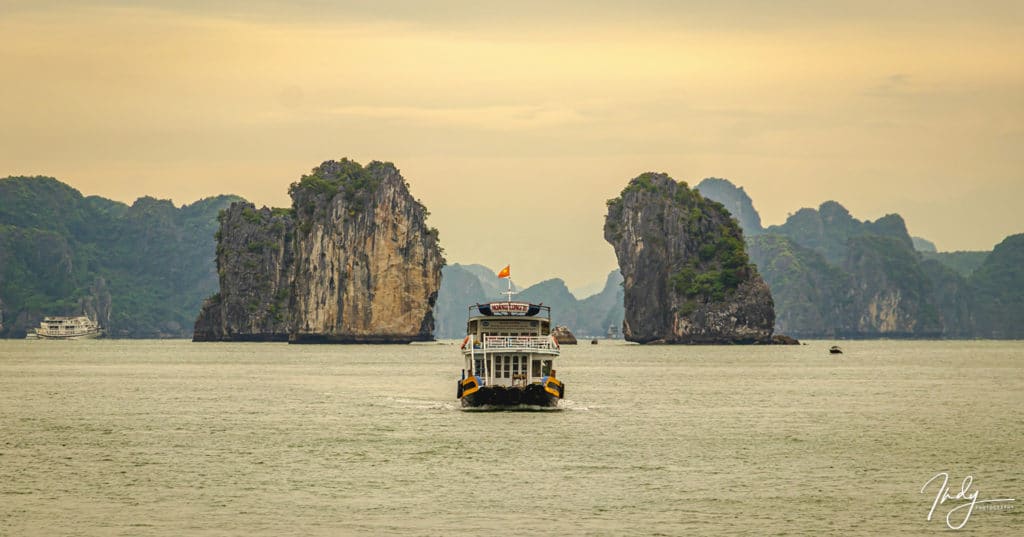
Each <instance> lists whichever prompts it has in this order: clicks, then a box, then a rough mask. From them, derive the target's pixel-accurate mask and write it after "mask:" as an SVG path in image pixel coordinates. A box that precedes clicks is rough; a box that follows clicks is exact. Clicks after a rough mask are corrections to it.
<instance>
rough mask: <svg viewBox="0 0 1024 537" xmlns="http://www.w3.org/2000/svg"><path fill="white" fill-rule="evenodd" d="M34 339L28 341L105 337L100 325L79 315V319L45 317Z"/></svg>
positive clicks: (36, 330) (29, 337)
mask: <svg viewBox="0 0 1024 537" xmlns="http://www.w3.org/2000/svg"><path fill="white" fill-rule="evenodd" d="M30 334H35V337H34V338H32V337H31V336H28V337H27V339H94V338H98V337H100V336H102V335H103V330H102V329H101V328H100V325H99V324H97V323H96V321H93V320H92V319H90V318H88V317H86V316H84V315H79V316H77V317H44V318H43V321H42V322H41V323H39V328H36V329H35V332H32V333H30Z"/></svg>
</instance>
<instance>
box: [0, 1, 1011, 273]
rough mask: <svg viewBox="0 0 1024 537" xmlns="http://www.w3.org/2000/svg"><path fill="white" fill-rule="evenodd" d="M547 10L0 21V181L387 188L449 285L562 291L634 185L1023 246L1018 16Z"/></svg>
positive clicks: (230, 11)
mask: <svg viewBox="0 0 1024 537" xmlns="http://www.w3.org/2000/svg"><path fill="white" fill-rule="evenodd" d="M550 4H552V3H551V2H534V1H518V2H484V1H480V0H477V1H473V2H470V1H461V0H458V1H456V0H444V1H437V2H426V1H412V0H409V1H378V2H345V1H328V0H306V1H294V2H271V1H267V0H252V1H249V2H235V1H223V0H212V1H187V0H186V1H177V2H171V1H156V0H151V1H136V2H126V1H124V2H119V1H113V0H112V1H107V2H87V1H80V2H57V1H50V0H34V1H21V0H15V1H10V0H0V35H2V36H3V45H2V46H0V73H2V75H0V77H2V78H0V118H2V121H3V123H2V126H3V128H2V129H0V176H6V175H49V176H54V177H57V178H58V179H60V180H62V181H64V182H67V183H69V184H71V185H72V186H74V187H76V188H78V189H79V190H80V191H82V193H83V194H86V195H90V194H97V195H101V196H105V197H109V198H113V199H118V200H122V201H126V202H131V201H132V200H134V199H135V198H137V197H139V196H142V195H152V196H156V197H161V198H171V199H173V200H174V201H175V203H177V204H182V203H190V202H192V201H195V200H196V199H198V198H201V197H205V196H210V195H215V194H220V193H233V194H238V195H240V196H243V197H245V198H247V199H249V200H252V201H254V202H255V203H257V204H267V205H273V206H284V205H287V204H288V203H289V200H288V198H287V194H286V190H287V186H288V184H289V183H291V182H292V181H294V180H296V179H297V178H298V177H299V176H300V175H301V174H302V173H304V172H306V171H308V170H309V169H310V168H312V167H314V166H316V165H317V164H319V163H320V162H321V161H324V160H327V159H336V158H341V157H350V158H353V159H355V160H358V161H360V162H363V163H366V162H369V161H370V160H385V161H391V162H394V163H395V164H396V165H397V166H398V167H399V168H400V169H401V170H402V173H403V175H404V176H405V178H406V179H407V180H408V181H409V183H410V185H411V187H412V190H413V194H414V195H415V196H417V197H419V198H421V199H422V201H423V202H424V203H425V204H426V205H427V207H428V208H429V209H430V211H431V213H432V216H431V217H430V224H431V225H433V226H435V227H437V228H438V229H439V230H440V231H441V242H442V245H443V246H444V248H445V249H446V251H447V257H448V260H449V262H450V263H454V262H460V263H483V264H486V265H489V266H492V267H495V268H500V267H502V266H504V265H505V264H511V265H512V275H513V278H514V279H515V280H516V282H517V283H519V284H529V283H533V282H536V281H539V280H542V279H546V278H549V277H555V276H558V277H562V278H564V279H565V280H566V281H567V282H568V284H569V285H570V287H574V286H581V285H585V284H589V283H592V282H594V281H598V280H601V281H603V279H604V276H605V275H606V274H607V272H608V271H609V270H611V269H612V268H614V267H615V257H614V253H613V251H612V249H611V247H610V246H609V245H608V244H607V243H605V242H604V240H603V238H602V225H603V217H604V213H605V205H604V202H605V200H606V199H608V198H611V197H614V196H616V195H617V194H618V192H619V191H620V190H621V189H622V187H623V186H625V184H626V183H627V182H628V180H629V179H630V178H632V177H634V176H636V175H638V174H640V173H642V172H645V171H664V172H667V173H669V174H670V175H672V176H673V177H674V178H676V179H677V180H685V181H687V182H689V183H690V184H691V185H695V184H696V183H698V182H699V181H700V180H701V179H702V178H704V177H708V176H716V177H725V178H728V179H730V180H732V181H733V182H734V183H736V184H739V185H742V186H744V187H745V188H746V190H747V192H748V193H749V194H750V196H751V197H752V198H753V199H754V203H755V206H756V207H757V209H758V210H759V211H760V212H761V215H762V219H763V220H764V221H765V223H766V224H778V223H782V222H783V221H784V220H785V218H786V216H787V214H789V213H792V212H795V211H796V210H797V209H799V208H801V207H808V206H811V207H816V206H817V205H819V204H820V203H821V202H822V201H825V200H829V199H834V200H837V201H839V202H840V203H842V204H843V205H845V206H846V207H847V208H848V209H850V211H851V212H852V213H853V215H854V216H855V217H858V218H861V219H875V218H878V217H880V216H882V215H884V214H887V213H892V212H898V213H899V214H901V215H902V216H903V217H904V218H905V219H906V221H907V226H908V228H909V229H910V232H911V233H912V234H914V235H918V236H922V237H925V238H928V239H930V240H932V241H934V242H935V243H936V244H937V245H938V246H939V249H940V250H958V249H989V248H991V247H992V246H993V245H994V244H996V243H998V242H999V241H1000V240H1001V239H1002V238H1003V237H1005V236H1006V235H1009V234H1012V233H1019V232H1024V218H1022V217H1021V216H1020V215H1021V209H1020V204H1021V201H1022V200H1024V3H1022V2H1020V1H1007V2H949V3H946V2H933V1H909V2H901V1H895V0H889V1H873V0H869V1H859V2H849V3H845V2H828V3H823V4H826V7H817V6H815V4H816V3H810V2H802V1H799V0H781V1H778V2H754V1H730V0H722V1H718V2H710V1H709V2H683V1H679V2H672V1H664V0H663V1H634V2H628V3H627V2H611V1H604V0H592V1H589V2H562V3H557V5H555V6H552V5H550ZM939 4H941V5H939ZM950 4H951V5H950ZM627 5H628V6H629V7H624V6H627ZM809 6H811V7H815V9H813V10H812V9H809Z"/></svg>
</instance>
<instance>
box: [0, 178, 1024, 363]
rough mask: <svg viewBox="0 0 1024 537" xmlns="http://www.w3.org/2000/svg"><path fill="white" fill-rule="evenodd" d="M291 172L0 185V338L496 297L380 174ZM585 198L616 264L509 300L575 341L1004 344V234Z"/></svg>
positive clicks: (336, 314) (327, 337) (456, 319)
mask: <svg viewBox="0 0 1024 537" xmlns="http://www.w3.org/2000/svg"><path fill="white" fill-rule="evenodd" d="M293 177H299V179H298V180H297V181H295V182H294V183H293V184H292V185H291V187H290V188H287V187H286V186H285V185H287V184H288V181H286V180H282V182H281V189H282V191H283V190H285V189H286V188H287V190H288V192H289V193H290V194H291V199H292V204H291V206H290V207H287V208H278V209H270V208H262V209H258V208H256V207H255V206H253V205H252V204H251V203H248V202H246V201H245V200H243V199H241V198H239V197H237V196H217V197H212V198H206V199H203V200H199V201H197V202H195V203H191V204H188V205H183V206H180V207H176V206H175V205H174V204H172V203H171V202H170V201H167V200H158V199H154V198H151V197H143V198H139V199H138V200H136V201H135V202H134V203H132V204H130V205H128V204H124V203H120V202H116V201H111V200H108V199H105V198H102V197H99V196H83V195H82V194H81V193H80V192H78V191H77V190H75V189H74V188H72V187H70V186H68V185H66V184H64V183H62V182H60V181H58V180H56V179H53V178H48V177H9V178H6V179H0V337H4V338H24V337H26V335H31V334H33V333H37V332H38V331H39V329H40V328H42V327H43V322H44V319H45V318H46V317H51V318H52V317H53V316H67V317H69V318H76V317H77V316H84V317H87V318H88V319H89V320H90V322H93V323H95V324H96V325H97V326H98V328H99V329H100V330H101V332H102V334H104V335H105V336H106V337H111V338H194V339H195V340H197V341H294V342H338V343H341V342H410V341H423V340H428V339H432V338H461V337H463V336H464V335H465V326H466V325H465V323H466V307H467V305H469V304H474V303H477V302H485V301H489V300H493V299H495V298H496V297H499V296H501V294H500V293H501V288H500V283H499V282H498V280H497V279H496V277H495V270H494V268H493V267H486V266H482V265H475V264H467V263H452V264H449V265H445V263H444V259H443V256H442V254H441V249H440V246H441V243H440V239H439V237H438V233H437V231H436V230H434V229H432V228H431V227H430V226H429V225H428V223H427V222H426V215H427V214H428V213H427V211H426V209H425V207H424V206H423V205H422V204H421V203H419V202H418V201H417V200H416V199H414V198H413V197H412V196H411V195H410V193H409V189H408V186H407V184H406V180H405V179H404V178H403V177H402V176H401V174H400V173H399V172H398V170H397V169H396V168H395V166H393V165H391V164H386V163H380V162H372V163H370V164H367V165H366V166H362V165H360V164H358V163H356V162H354V161H352V160H348V159H340V160H337V161H327V162H324V163H323V164H322V165H320V166H317V167H316V168H314V169H313V170H312V171H310V172H309V173H307V174H305V175H301V174H298V173H297V174H296V175H295V176H293ZM415 179H416V178H411V180H412V181H414V182H415ZM712 200H714V201H712ZM719 203H720V204H719ZM595 210H604V211H606V213H607V215H606V218H605V227H604V230H603V232H604V236H605V239H606V240H607V241H608V242H609V243H610V244H611V247H612V248H613V249H614V252H615V255H616V257H617V258H618V266H617V267H609V269H610V270H609V272H608V273H607V278H606V281H605V282H604V284H603V285H598V286H597V287H596V288H595V289H594V290H593V291H591V294H585V295H580V296H577V295H576V294H574V293H573V292H572V291H570V289H569V288H568V286H567V285H566V283H565V281H563V280H562V279H561V278H551V279H548V280H544V281H541V282H538V283H536V284H534V285H531V286H529V287H526V288H525V289H520V290H519V294H518V295H517V297H518V298H519V299H521V300H526V301H532V302H537V303H539V302H543V303H545V304H547V305H550V306H552V309H553V311H555V312H557V313H556V319H555V322H556V323H557V324H558V325H562V326H565V327H566V328H567V330H569V331H570V332H571V333H572V334H575V335H576V336H579V337H585V338H588V339H590V338H596V337H618V336H619V335H623V336H625V337H626V338H627V339H629V340H631V341H637V342H643V343H755V342H756V343H766V342H768V341H770V340H773V339H774V340H775V341H779V340H781V339H783V338H781V337H780V334H786V335H789V336H794V337H800V338H836V337H841V338H878V337H886V338H994V339H1008V338H1009V339H1012V338H1020V337H1024V306H1022V304H1024V300H1022V295H1021V293H1022V292H1024V272H1022V271H1021V269H1020V267H1021V266H1024V235H1021V234H1018V235H1011V236H1009V237H1006V238H1005V239H1004V240H1003V241H1002V242H1000V243H999V244H998V245H996V246H995V248H994V249H993V250H991V251H965V252H940V251H936V248H935V247H934V245H933V244H931V243H930V242H929V241H927V240H925V239H922V238H919V237H912V236H911V235H910V234H909V233H908V232H907V225H906V223H905V222H904V220H903V218H902V217H900V216H899V215H898V214H890V215H887V216H883V217H881V218H878V219H876V220H874V221H861V220H858V219H856V218H854V217H853V216H852V215H851V214H850V213H849V211H847V210H846V208H844V207H843V206H842V205H841V204H839V203H838V202H835V201H827V202H825V203H822V204H821V205H820V206H819V207H818V208H817V209H812V208H804V209H800V210H798V211H796V212H794V213H793V214H792V215H791V216H790V217H789V218H788V219H787V220H786V222H785V223H783V224H781V225H774V226H769V227H764V226H762V223H761V219H760V216H759V215H758V212H757V210H756V209H755V207H754V203H753V200H751V199H750V197H749V196H748V195H747V194H746V192H745V191H744V190H743V188H742V187H737V186H735V185H733V184H732V183H731V182H729V181H727V180H724V179H716V178H708V179H705V180H704V181H702V182H700V183H699V184H698V185H697V187H696V188H694V189H690V188H688V187H687V186H686V185H685V184H683V183H677V182H675V181H673V180H672V179H671V178H669V177H668V176H667V175H664V174H654V173H651V174H643V175H641V176H639V177H637V178H635V179H633V180H631V181H628V184H627V186H626V188H625V189H624V190H623V191H622V193H621V195H620V196H619V197H618V198H616V199H614V200H612V201H610V202H609V203H608V204H607V206H606V207H598V208H596V209H595ZM601 232H602V230H601V229H595V230H594V234H595V236H598V237H599V236H600V233H601ZM473 261H477V260H473ZM495 264H497V263H495ZM498 266H500V265H498ZM577 293H578V292H577Z"/></svg>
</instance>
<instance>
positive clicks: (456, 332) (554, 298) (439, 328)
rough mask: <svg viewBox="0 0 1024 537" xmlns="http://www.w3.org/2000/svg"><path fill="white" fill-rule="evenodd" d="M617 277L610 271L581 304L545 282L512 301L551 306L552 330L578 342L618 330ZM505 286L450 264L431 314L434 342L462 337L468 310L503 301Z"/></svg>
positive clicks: (483, 272) (476, 269) (480, 270)
mask: <svg viewBox="0 0 1024 537" xmlns="http://www.w3.org/2000/svg"><path fill="white" fill-rule="evenodd" d="M621 284H622V276H621V275H620V274H619V271H618V270H613V271H611V272H610V273H609V274H608V277H607V279H606V280H605V285H604V289H602V290H601V292H599V293H597V294H594V295H591V296H589V297H587V298H584V299H582V300H580V299H578V298H576V297H575V296H574V295H573V294H572V292H570V291H569V288H568V287H567V286H566V285H565V282H564V281H563V280H561V279H560V278H552V279H550V280H545V281H542V282H539V283H536V284H534V285H531V286H530V287H527V288H525V289H522V290H519V291H518V292H517V293H516V295H514V296H513V298H512V299H513V300H523V301H531V302H535V303H541V302H543V303H544V304H545V305H547V306H550V307H551V310H552V317H553V319H554V322H555V324H558V325H565V326H568V327H569V329H570V330H571V331H572V332H573V333H574V334H575V335H577V336H578V337H594V336H600V335H604V334H605V333H606V332H607V330H608V327H609V326H614V327H615V329H616V331H618V330H619V329H620V327H621V326H622V317H623V309H622V285H621ZM506 285H507V284H506V283H505V280H502V279H499V278H498V277H497V271H496V270H493V269H490V268H488V267H485V266H483V265H462V264H459V263H455V264H452V265H448V266H446V267H444V268H443V269H442V270H441V289H440V290H439V291H438V294H437V304H436V306H435V308H434V319H435V327H436V328H435V330H434V335H435V337H437V338H439V339H453V338H461V337H463V336H465V335H466V316H467V307H468V306H470V305H473V304H477V303H483V302H493V301H496V300H504V296H503V295H502V294H501V293H502V292H503V291H504V290H505V289H506V287H505V286H506Z"/></svg>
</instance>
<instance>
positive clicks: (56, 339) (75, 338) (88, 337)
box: [26, 332, 103, 341]
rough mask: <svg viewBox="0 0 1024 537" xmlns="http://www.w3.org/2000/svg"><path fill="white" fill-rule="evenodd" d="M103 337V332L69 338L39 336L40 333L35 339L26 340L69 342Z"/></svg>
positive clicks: (74, 335)
mask: <svg viewBox="0 0 1024 537" xmlns="http://www.w3.org/2000/svg"><path fill="white" fill-rule="evenodd" d="M102 335H103V332H89V333H86V334H73V335H67V336H53V335H48V334H39V333H37V334H36V335H35V337H33V338H29V337H27V336H26V339H48V340H51V341H69V340H77V339H97V338H99V337H101V336H102Z"/></svg>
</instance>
